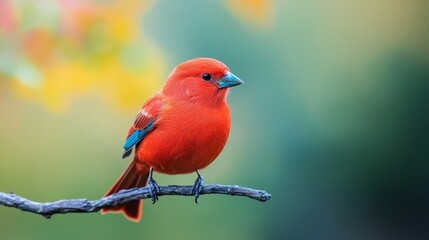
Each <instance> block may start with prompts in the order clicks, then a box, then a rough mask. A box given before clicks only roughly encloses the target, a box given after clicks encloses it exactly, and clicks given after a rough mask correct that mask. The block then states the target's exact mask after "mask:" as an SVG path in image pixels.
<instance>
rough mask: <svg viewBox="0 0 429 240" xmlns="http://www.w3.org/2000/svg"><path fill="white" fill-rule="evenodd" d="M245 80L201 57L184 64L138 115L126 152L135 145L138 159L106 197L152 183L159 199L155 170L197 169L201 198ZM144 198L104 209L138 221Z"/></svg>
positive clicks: (196, 185)
mask: <svg viewBox="0 0 429 240" xmlns="http://www.w3.org/2000/svg"><path fill="white" fill-rule="evenodd" d="M242 83H243V81H242V80H240V79H239V78H238V77H236V76H235V75H234V74H232V73H231V72H230V71H229V68H228V67H227V66H225V64H223V63H222V62H220V61H217V60H215V59H211V58H195V59H191V60H188V61H186V62H184V63H182V64H180V65H178V66H177V67H176V68H175V69H174V70H173V72H172V73H171V74H170V76H169V77H168V79H167V81H166V82H165V84H164V86H163V88H162V89H161V91H159V92H157V93H155V94H154V95H153V96H152V97H151V98H149V100H147V101H146V103H145V104H144V105H143V107H142V109H141V110H140V112H139V113H138V114H137V117H136V119H135V121H134V124H133V125H132V126H131V128H130V130H129V131H128V136H127V139H126V141H125V144H124V153H123V155H122V158H126V157H128V156H129V155H130V154H131V153H132V150H133V149H134V148H135V153H134V160H133V161H132V162H131V163H130V165H129V166H128V168H127V169H126V170H125V171H124V172H123V173H122V175H121V176H120V177H119V179H118V180H116V182H115V184H114V185H113V186H112V187H111V188H110V190H109V191H108V192H107V193H106V194H105V196H108V195H111V194H113V193H116V192H118V191H120V190H122V189H129V188H139V187H144V186H146V184H147V185H148V186H149V188H150V189H151V194H152V202H153V203H155V202H156V201H157V200H158V197H157V193H158V191H159V187H158V185H157V183H156V181H155V180H154V179H153V178H152V172H153V171H156V172H160V173H164V174H185V173H192V172H196V173H197V175H198V177H197V179H196V180H195V183H194V187H193V192H192V193H193V194H194V195H195V201H196V202H197V201H198V196H199V193H200V191H201V190H202V186H203V184H204V183H203V178H202V177H201V175H200V173H199V172H198V170H200V169H203V168H205V167H207V166H208V165H209V164H210V163H211V162H213V160H215V158H216V157H217V156H218V155H219V153H220V152H221V151H222V149H223V147H224V146H225V143H226V141H227V139H228V134H229V129H230V113H229V107H228V104H227V103H226V96H227V94H228V89H229V88H230V87H233V86H236V85H239V84H242ZM141 201H142V200H135V201H130V202H127V203H125V204H123V205H120V206H116V207H111V208H104V209H102V213H103V214H104V213H107V212H120V213H122V214H124V216H125V217H126V218H128V219H129V220H132V221H135V222H138V221H140V218H141V215H142V213H141V212H142V204H141Z"/></svg>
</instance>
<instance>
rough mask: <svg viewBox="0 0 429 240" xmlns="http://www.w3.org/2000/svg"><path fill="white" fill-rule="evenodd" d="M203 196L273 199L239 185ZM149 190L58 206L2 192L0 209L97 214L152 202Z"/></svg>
mask: <svg viewBox="0 0 429 240" xmlns="http://www.w3.org/2000/svg"><path fill="white" fill-rule="evenodd" d="M159 188H160V191H159V193H158V196H162V195H181V196H193V194H192V193H191V191H192V186H175V185H170V186H162V187H159ZM203 194H225V195H231V196H246V197H249V198H252V199H255V200H258V201H261V202H266V201H268V200H270V198H271V195H270V194H269V193H267V192H266V191H263V190H256V189H251V188H245V187H240V186H236V185H220V184H208V185H204V187H203V189H202V191H201V192H200V195H203ZM150 197H151V195H150V190H149V188H147V187H143V188H132V189H127V190H122V191H119V192H118V193H115V194H112V195H110V196H107V197H103V198H101V199H99V200H92V201H89V200H88V199H64V200H59V201H56V202H46V203H40V202H34V201H31V200H28V199H25V198H23V197H20V196H18V195H16V194H13V193H10V194H8V193H3V192H0V205H3V206H6V207H12V208H17V209H21V210H22V211H26V212H32V213H36V214H39V215H42V216H44V217H46V218H50V217H51V216H52V215H54V214H57V213H62V214H65V213H90V212H98V211H100V210H101V209H102V208H104V207H113V206H117V205H120V204H122V203H125V202H128V201H132V200H137V199H145V198H150Z"/></svg>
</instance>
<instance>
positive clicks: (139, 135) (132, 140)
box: [122, 119, 155, 158]
mask: <svg viewBox="0 0 429 240" xmlns="http://www.w3.org/2000/svg"><path fill="white" fill-rule="evenodd" d="M154 121H155V119H152V120H150V121H149V122H148V123H147V125H146V126H145V127H144V128H142V129H139V130H134V132H133V133H132V134H131V135H130V136H129V137H128V138H127V140H126V141H125V144H124V154H123V155H122V158H126V157H128V156H129V155H130V154H131V152H132V151H133V147H134V146H135V145H136V144H137V143H139V142H140V141H141V140H143V138H144V137H145V136H146V135H147V134H148V133H149V132H150V131H151V130H152V128H153V122H154Z"/></svg>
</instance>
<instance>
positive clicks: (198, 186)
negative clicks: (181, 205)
mask: <svg viewBox="0 0 429 240" xmlns="http://www.w3.org/2000/svg"><path fill="white" fill-rule="evenodd" d="M197 174H198V177H197V179H196V180H195V182H194V186H193V187H192V191H191V194H193V195H194V196H195V203H198V198H199V197H200V192H201V191H202V190H203V188H204V179H203V177H202V176H201V175H200V173H199V172H197Z"/></svg>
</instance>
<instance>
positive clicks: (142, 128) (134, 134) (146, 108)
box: [122, 93, 163, 158]
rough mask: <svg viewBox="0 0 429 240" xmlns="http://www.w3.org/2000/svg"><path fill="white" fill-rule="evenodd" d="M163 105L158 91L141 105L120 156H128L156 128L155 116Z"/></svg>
mask: <svg viewBox="0 0 429 240" xmlns="http://www.w3.org/2000/svg"><path fill="white" fill-rule="evenodd" d="M162 105H163V99H162V96H161V94H160V93H157V94H155V95H154V96H152V97H151V98H150V99H149V100H147V102H146V103H145V104H144V105H143V107H142V109H141V110H140V112H139V113H138V114H137V116H136V119H135V120H134V124H133V125H132V126H131V128H130V130H129V131H128V136H127V140H126V141H125V144H124V153H123V154H122V158H126V157H128V156H129V155H130V154H131V153H132V151H133V148H134V146H136V144H138V143H139V142H140V141H141V140H143V138H144V137H145V136H147V134H149V133H150V132H151V131H153V130H154V129H155V128H156V118H157V116H158V113H159V111H160V109H161V107H162Z"/></svg>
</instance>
